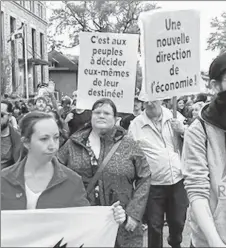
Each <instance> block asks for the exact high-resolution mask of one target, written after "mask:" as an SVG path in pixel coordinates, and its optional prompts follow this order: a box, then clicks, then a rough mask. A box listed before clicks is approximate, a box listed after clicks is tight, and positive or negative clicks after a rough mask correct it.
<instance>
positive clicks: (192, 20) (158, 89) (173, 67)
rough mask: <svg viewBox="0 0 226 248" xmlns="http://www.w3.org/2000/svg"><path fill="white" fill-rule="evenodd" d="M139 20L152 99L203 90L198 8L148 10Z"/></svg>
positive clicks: (146, 89)
mask: <svg viewBox="0 0 226 248" xmlns="http://www.w3.org/2000/svg"><path fill="white" fill-rule="evenodd" d="M139 24H140V28H141V52H142V60H143V61H142V62H143V65H144V68H143V73H144V83H145V91H146V93H147V95H148V99H149V100H152V101H153V100H157V99H164V98H166V97H173V96H181V95H185V94H186V92H190V93H192V92H199V91H200V86H199V83H200V17H199V13H198V12H197V11H195V10H179V11H150V12H144V13H142V14H141V15H140V18H139Z"/></svg>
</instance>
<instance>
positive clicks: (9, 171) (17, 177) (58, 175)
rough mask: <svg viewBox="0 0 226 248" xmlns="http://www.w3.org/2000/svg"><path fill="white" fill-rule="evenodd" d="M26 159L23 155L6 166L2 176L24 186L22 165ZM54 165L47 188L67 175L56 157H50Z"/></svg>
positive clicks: (63, 179)
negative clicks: (12, 163) (19, 159)
mask: <svg viewBox="0 0 226 248" xmlns="http://www.w3.org/2000/svg"><path fill="white" fill-rule="evenodd" d="M26 161H27V157H25V158H24V159H23V160H22V161H20V162H17V163H15V164H14V165H12V166H10V167H8V168H6V169H5V170H3V171H5V173H3V175H2V177H4V178H5V179H6V180H7V181H9V182H10V183H11V184H13V185H18V184H19V185H20V186H21V187H23V188H24V185H25V180H24V166H25V163H26ZM52 162H53V165H54V173H53V177H52V179H51V181H50V182H49V184H48V186H47V189H48V188H51V187H53V186H55V185H57V184H59V183H61V182H63V181H65V180H66V179H67V178H68V177H67V175H66V173H65V172H64V171H63V169H62V167H61V164H60V163H59V162H58V160H57V158H55V157H54V158H53V159H52Z"/></svg>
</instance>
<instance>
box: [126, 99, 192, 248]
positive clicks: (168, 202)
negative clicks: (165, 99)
mask: <svg viewBox="0 0 226 248" xmlns="http://www.w3.org/2000/svg"><path fill="white" fill-rule="evenodd" d="M143 100H144V101H145V103H144V107H145V110H144V111H143V112H142V113H141V114H140V115H139V116H137V117H136V118H135V119H134V120H133V121H132V122H131V124H130V127H129V134H132V136H133V138H134V139H135V140H136V141H138V143H139V144H140V147H141V149H142V150H143V151H144V153H145V155H146V158H147V161H148V163H149V165H150V169H151V173H152V174H151V187H150V193H149V199H148V203H147V211H146V217H147V224H148V247H162V245H163V240H162V232H163V226H164V215H165V214H166V220H167V223H168V226H169V237H168V243H169V245H170V246H171V247H180V244H181V242H182V233H183V229H184V224H185V220H186V212H187V207H188V199H187V195H186V191H185V189H184V185H183V175H182V172H181V157H180V154H181V150H182V138H181V136H182V135H183V133H184V130H185V127H184V125H183V123H182V121H179V120H177V119H173V114H172V112H171V111H170V110H169V109H167V108H165V107H163V106H161V102H160V101H152V102H150V101H147V100H145V99H143Z"/></svg>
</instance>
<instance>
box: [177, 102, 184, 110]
mask: <svg viewBox="0 0 226 248" xmlns="http://www.w3.org/2000/svg"><path fill="white" fill-rule="evenodd" d="M177 106H178V108H179V109H181V110H182V109H183V108H184V101H183V100H180V101H179V102H178V103H177Z"/></svg>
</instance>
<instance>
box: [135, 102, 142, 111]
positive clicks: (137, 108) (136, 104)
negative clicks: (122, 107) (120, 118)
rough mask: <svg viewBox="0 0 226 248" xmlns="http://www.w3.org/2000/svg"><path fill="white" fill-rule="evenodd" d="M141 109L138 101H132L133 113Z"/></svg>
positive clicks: (140, 103)
mask: <svg viewBox="0 0 226 248" xmlns="http://www.w3.org/2000/svg"><path fill="white" fill-rule="evenodd" d="M141 108H142V102H141V101H139V100H138V99H134V106H133V109H134V111H140V110H141Z"/></svg>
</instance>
